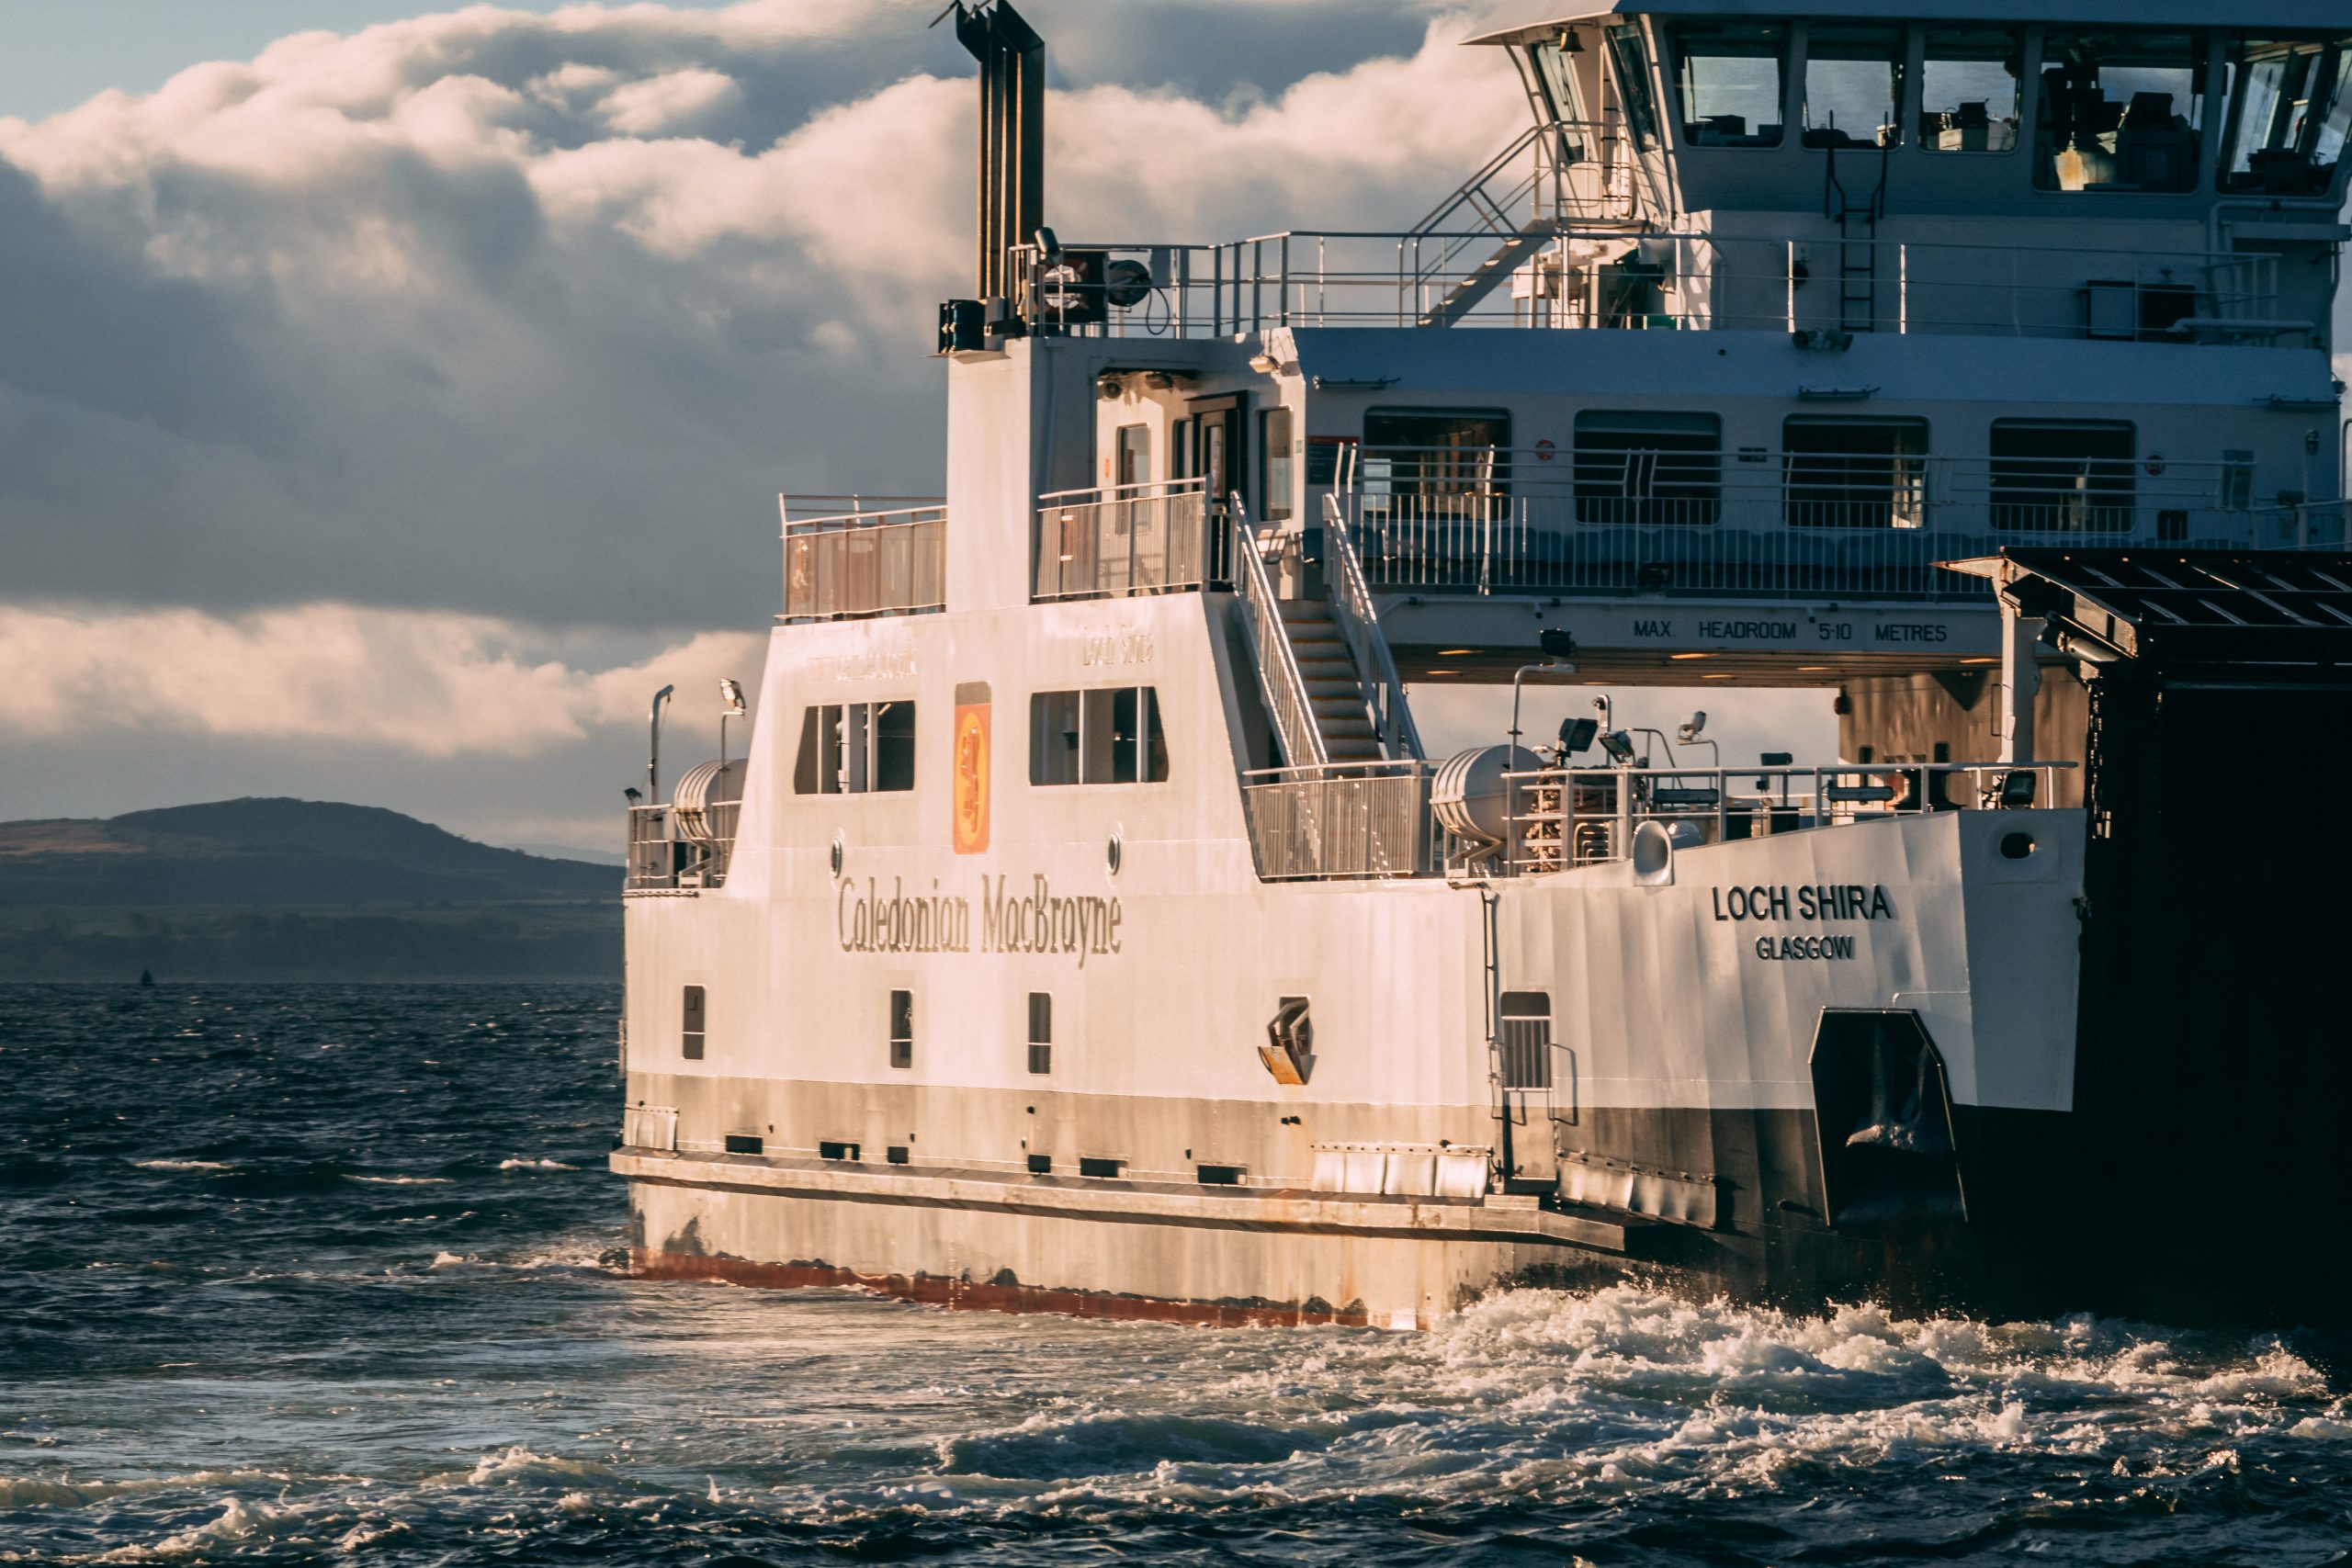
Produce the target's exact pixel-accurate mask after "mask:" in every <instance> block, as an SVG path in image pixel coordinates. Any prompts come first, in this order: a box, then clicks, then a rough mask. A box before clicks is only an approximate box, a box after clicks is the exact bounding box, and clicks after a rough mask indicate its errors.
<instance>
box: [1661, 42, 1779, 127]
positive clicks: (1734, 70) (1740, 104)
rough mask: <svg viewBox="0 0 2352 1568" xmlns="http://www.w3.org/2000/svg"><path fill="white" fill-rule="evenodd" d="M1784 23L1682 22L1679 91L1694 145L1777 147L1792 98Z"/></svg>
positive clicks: (1676, 70)
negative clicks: (1784, 106)
mask: <svg viewBox="0 0 2352 1568" xmlns="http://www.w3.org/2000/svg"><path fill="white" fill-rule="evenodd" d="M1788 73H1789V29H1788V25H1787V24H1786V23H1784V22H1678V23H1676V24H1675V26H1674V82H1675V91H1676V93H1677V95H1678V96H1679V98H1680V99H1681V107H1682V137H1683V140H1684V141H1685V142H1687V143H1688V144H1689V145H1691V146H1693V147H1778V146H1779V145H1780V144H1781V112H1782V111H1781V105H1782V104H1783V103H1785V102H1786V101H1787V99H1788Z"/></svg>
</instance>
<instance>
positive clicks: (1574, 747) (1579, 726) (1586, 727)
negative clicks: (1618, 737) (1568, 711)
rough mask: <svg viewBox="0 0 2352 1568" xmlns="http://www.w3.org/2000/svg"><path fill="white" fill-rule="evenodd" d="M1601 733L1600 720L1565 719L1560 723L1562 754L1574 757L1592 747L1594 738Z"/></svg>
mask: <svg viewBox="0 0 2352 1568" xmlns="http://www.w3.org/2000/svg"><path fill="white" fill-rule="evenodd" d="M1599 733H1600V721H1599V720H1598V719H1590V718H1564V719H1562V720H1561V721H1560V754H1561V755H1562V756H1564V757H1573V756H1575V755H1576V754H1577V752H1579V751H1582V750H1586V749H1588V748H1589V747H1590V746H1591V745H1592V738H1593V737H1594V736H1595V735H1597V734H1599Z"/></svg>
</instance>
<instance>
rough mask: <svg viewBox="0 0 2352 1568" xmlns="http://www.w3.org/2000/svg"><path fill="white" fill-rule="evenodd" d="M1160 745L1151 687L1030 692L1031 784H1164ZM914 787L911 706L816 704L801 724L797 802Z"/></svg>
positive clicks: (1163, 737)
mask: <svg viewBox="0 0 2352 1568" xmlns="http://www.w3.org/2000/svg"><path fill="white" fill-rule="evenodd" d="M1167 779H1168V736H1167V732H1166V730H1165V729H1164V728H1162V727H1161V724H1160V721H1159V690H1158V688H1156V687H1152V686H1107V687H1097V688H1094V689H1091V690H1086V691H1075V692H1036V693H1033V694H1031V695H1030V698H1029V782H1030V783H1031V784H1164V783H1166V782H1167ZM914 787H915V705H914V703H913V702H912V701H911V700H906V701H893V702H873V703H823V704H818V705H812V706H810V707H809V708H808V709H807V710H805V711H804V713H803V714H802V716H801V720H800V749H799V752H798V755H797V759H796V760H795V761H794V764H793V770H792V791H793V793H794V794H795V795H869V794H874V793H877V792H882V791H891V790H910V789H912V788H914Z"/></svg>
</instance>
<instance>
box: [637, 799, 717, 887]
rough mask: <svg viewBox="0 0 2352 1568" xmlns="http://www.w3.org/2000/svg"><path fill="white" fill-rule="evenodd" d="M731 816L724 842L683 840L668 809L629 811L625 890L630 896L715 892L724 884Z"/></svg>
mask: <svg viewBox="0 0 2352 1568" xmlns="http://www.w3.org/2000/svg"><path fill="white" fill-rule="evenodd" d="M733 810H734V807H733V806H732V804H731V803H730V804H729V807H727V811H728V817H729V820H728V823H727V833H726V836H725V837H723V838H720V837H716V836H710V837H704V838H700V839H695V838H688V837H686V836H685V835H684V834H683V833H681V832H680V831H679V830H678V826H679V825H678V820H677V817H678V814H677V813H676V812H675V811H673V809H672V808H671V807H667V806H632V807H628V874H627V880H626V882H625V883H624V885H623V886H625V887H626V889H627V890H628V892H631V893H647V892H661V891H665V890H689V889H695V888H703V887H717V886H721V885H722V884H724V883H725V882H726V880H727V863H728V861H729V858H730V857H731V855H732V853H733V851H734V847H735V838H734V831H733V821H732V817H733Z"/></svg>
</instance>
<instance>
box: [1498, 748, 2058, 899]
mask: <svg viewBox="0 0 2352 1568" xmlns="http://www.w3.org/2000/svg"><path fill="white" fill-rule="evenodd" d="M2074 766H2075V764H2074V763H2072V762H2019V763H2006V762H1977V763H1932V764H1930V763H1874V764H1871V765H1870V766H1856V765H1854V764H1851V763H1836V764H1832V765H1830V766H1827V767H1815V768H1675V767H1665V768H1641V767H1594V768H1544V769H1537V770H1532V771H1530V772H1526V773H1507V774H1505V775H1504V776H1503V777H1504V784H1505V787H1506V788H1507V790H1508V791H1509V807H1510V809H1509V813H1508V818H1507V821H1508V831H1509V835H1510V836H1509V838H1508V839H1507V840H1505V841H1504V842H1502V843H1499V844H1492V845H1488V846H1486V847H1485V849H1484V851H1483V852H1476V851H1473V852H1470V853H1468V854H1464V855H1463V856H1462V857H1461V858H1460V859H1458V860H1457V861H1456V863H1455V869H1457V870H1468V869H1475V868H1476V866H1477V865H1479V864H1481V863H1483V864H1484V865H1485V866H1487V868H1489V869H1492V868H1495V867H1497V866H1499V868H1500V869H1503V870H1505V871H1506V872H1508V873H1511V874H1521V873H1525V874H1537V873H1543V872H1547V871H1560V870H1565V869H1566V868H1567V867H1569V866H1576V865H1589V864H1593V863H1597V862H1600V861H1611V860H1623V859H1624V858H1625V857H1626V856H1627V854H1629V853H1630V852H1631V846H1632V843H1633V833H1634V829H1635V828H1636V827H1638V826H1639V825H1640V824H1642V823H1644V822H1653V821H1655V822H1662V823H1665V824H1667V825H1668V827H1669V828H1673V827H1677V826H1680V827H1683V828H1684V829H1685V830H1686V831H1687V832H1689V833H1690V834H1691V840H1690V841H1691V843H1693V844H1709V843H1717V844H1719V843H1726V842H1730V841H1732V840H1738V839H1744V838H1764V837H1768V836H1770V835H1771V834H1774V833H1781V832H1790V831H1795V830H1799V829H1808V828H1825V827H1834V826H1838V825H1840V824H1844V823H1850V822H1853V821H1857V820H1860V819H1864V818H1876V817H1891V816H1903V815H1914V814H1918V813H1922V812H1933V811H1975V810H2002V809H2007V810H2022V809H2029V808H2031V807H2036V806H2047V805H2049V803H2050V802H2051V801H2052V799H2054V798H2055V791H2056V789H2057V775H2058V774H2059V773H2061V772H2063V771H2065V770H2069V769H2071V768H2073V767H2074ZM1459 843H1460V841H1459V840H1457V844H1459Z"/></svg>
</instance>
